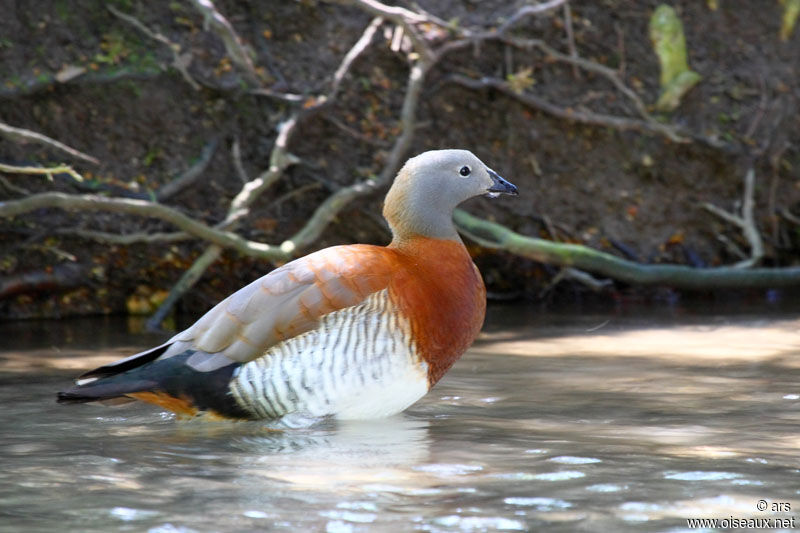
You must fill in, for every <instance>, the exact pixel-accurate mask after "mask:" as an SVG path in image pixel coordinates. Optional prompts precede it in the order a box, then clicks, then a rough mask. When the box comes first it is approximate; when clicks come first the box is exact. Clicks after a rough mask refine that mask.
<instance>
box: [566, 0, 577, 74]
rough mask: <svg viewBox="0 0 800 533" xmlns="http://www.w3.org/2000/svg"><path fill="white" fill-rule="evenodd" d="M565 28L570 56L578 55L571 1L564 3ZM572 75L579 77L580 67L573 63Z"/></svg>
mask: <svg viewBox="0 0 800 533" xmlns="http://www.w3.org/2000/svg"><path fill="white" fill-rule="evenodd" d="M564 28H565V29H566V32H567V48H568V49H569V56H570V57H572V58H576V57H578V49H577V48H576V47H575V33H574V32H573V31H572V10H571V9H570V6H569V1H567V2H565V3H564ZM572 75H573V76H574V77H575V78H577V77H578V67H577V66H576V65H574V64H573V65H572Z"/></svg>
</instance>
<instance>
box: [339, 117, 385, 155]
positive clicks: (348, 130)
mask: <svg viewBox="0 0 800 533" xmlns="http://www.w3.org/2000/svg"><path fill="white" fill-rule="evenodd" d="M323 118H324V119H325V120H327V121H328V122H330V123H331V124H333V125H334V126H336V127H337V128H339V129H340V130H342V131H343V132H345V133H347V134H348V135H350V136H351V137H354V138H356V139H358V140H359V141H362V142H365V143H367V144H371V145H373V146H378V147H380V148H386V147H387V146H388V144H389V143H387V142H386V141H382V140H380V139H375V138H373V137H370V136H369V135H364V134H363V133H361V132H360V131H357V130H355V129H353V128H351V127H350V126H348V125H347V124H344V123H342V122H341V121H340V120H338V119H337V118H336V117H333V116H331V115H325V116H323Z"/></svg>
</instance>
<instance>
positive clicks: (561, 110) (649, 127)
mask: <svg viewBox="0 0 800 533" xmlns="http://www.w3.org/2000/svg"><path fill="white" fill-rule="evenodd" d="M448 80H449V81H451V82H453V83H456V84H458V85H461V86H462V87H466V88H468V89H474V90H483V89H495V90H497V91H499V92H501V93H503V94H505V95H507V96H510V97H511V98H514V99H515V100H517V101H519V102H520V103H521V104H523V105H525V106H527V107H530V108H532V109H536V110H538V111H542V112H544V113H547V114H549V115H553V116H554V117H558V118H562V119H565V120H569V121H571V122H579V123H582V124H592V125H595V126H607V127H609V128H614V129H618V130H634V131H649V132H652V133H657V134H659V135H663V136H665V137H667V138H669V139H671V140H675V133H674V131H673V130H672V128H670V127H669V126H665V125H663V124H659V123H657V122H648V121H645V120H639V119H635V118H628V117H618V116H614V115H606V114H602V113H595V112H593V111H587V110H580V111H578V110H575V109H572V108H567V107H559V106H557V105H555V104H553V103H550V102H548V101H546V100H544V99H542V98H539V97H538V96H535V95H533V94H531V93H527V92H523V93H519V92H517V91H515V90H514V89H513V88H512V87H511V86H510V85H509V84H508V83H507V82H506V81H505V80H501V79H499V78H489V77H484V78H481V79H473V78H468V77H466V76H463V75H461V74H452V75H450V76H449V77H448Z"/></svg>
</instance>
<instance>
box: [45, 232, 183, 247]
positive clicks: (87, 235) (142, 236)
mask: <svg viewBox="0 0 800 533" xmlns="http://www.w3.org/2000/svg"><path fill="white" fill-rule="evenodd" d="M56 233H57V234H59V235H68V236H70V237H80V238H82V239H90V240H93V241H97V242H102V243H107V244H119V245H122V246H128V245H131V244H137V243H156V242H181V241H188V240H191V239H194V237H193V236H191V235H189V234H188V233H186V232H183V231H175V232H172V233H147V232H137V233H126V234H118V233H108V232H105V231H94V230H86V229H72V228H65V229H60V230H57V231H56Z"/></svg>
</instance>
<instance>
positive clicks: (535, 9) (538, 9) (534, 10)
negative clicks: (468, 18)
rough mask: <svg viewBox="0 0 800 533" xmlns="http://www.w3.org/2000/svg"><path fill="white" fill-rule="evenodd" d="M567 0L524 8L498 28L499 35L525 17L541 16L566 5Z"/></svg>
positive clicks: (556, 0) (552, 0) (551, 1)
mask: <svg viewBox="0 0 800 533" xmlns="http://www.w3.org/2000/svg"><path fill="white" fill-rule="evenodd" d="M566 3H567V0H549V1H547V2H542V3H541V4H535V5H532V6H524V7H522V8H520V9H518V10H517V12H516V13H514V14H513V15H511V17H509V19H508V20H507V21H505V22H504V23H503V24H501V25H500V27H499V28H497V32H498V33H505V32H506V31H508V30H509V29H510V28H511V27H512V26H514V25H515V24H516V23H517V22H519V21H520V20H522V19H523V18H525V17H529V16H531V15H540V14H542V13H544V12H546V11H549V10H551V9H555V8H557V7H559V6H561V5H563V4H566Z"/></svg>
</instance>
